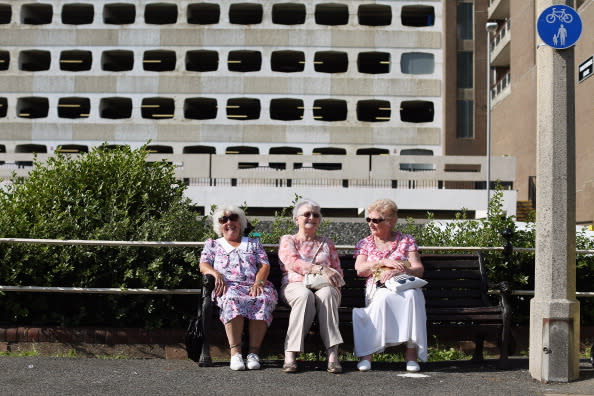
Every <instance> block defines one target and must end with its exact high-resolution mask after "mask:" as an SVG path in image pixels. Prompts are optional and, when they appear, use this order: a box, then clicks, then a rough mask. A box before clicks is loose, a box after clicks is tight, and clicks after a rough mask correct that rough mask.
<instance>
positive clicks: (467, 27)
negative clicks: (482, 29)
mask: <svg viewBox="0 0 594 396" xmlns="http://www.w3.org/2000/svg"><path fill="white" fill-rule="evenodd" d="M472 14H473V5H472V3H458V5H457V7H456V25H457V26H458V38H459V39H460V40H472V29H473V20H472V19H473V18H472V17H473V15H472Z"/></svg>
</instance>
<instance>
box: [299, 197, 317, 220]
mask: <svg viewBox="0 0 594 396" xmlns="http://www.w3.org/2000/svg"><path fill="white" fill-rule="evenodd" d="M303 206H309V207H310V208H312V209H313V210H315V211H316V212H318V213H319V214H320V220H322V208H321V207H320V204H319V203H317V202H316V201H313V200H311V199H302V200H301V201H299V202H297V203H296V204H295V207H294V208H293V219H295V220H296V219H297V217H298V216H299V211H300V210H301V207H303Z"/></svg>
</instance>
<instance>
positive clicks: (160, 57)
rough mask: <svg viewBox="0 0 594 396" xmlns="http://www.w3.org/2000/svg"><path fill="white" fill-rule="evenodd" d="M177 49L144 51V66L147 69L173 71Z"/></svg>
mask: <svg viewBox="0 0 594 396" xmlns="http://www.w3.org/2000/svg"><path fill="white" fill-rule="evenodd" d="M176 60H177V59H176V55H175V51H166V50H152V51H144V56H143V59H142V67H143V68H144V70H146V71H156V72H163V71H172V70H175V62H176Z"/></svg>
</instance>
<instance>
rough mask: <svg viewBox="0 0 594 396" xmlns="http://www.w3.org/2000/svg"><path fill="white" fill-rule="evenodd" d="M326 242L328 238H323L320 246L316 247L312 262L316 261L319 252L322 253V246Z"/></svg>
mask: <svg viewBox="0 0 594 396" xmlns="http://www.w3.org/2000/svg"><path fill="white" fill-rule="evenodd" d="M325 243H326V238H323V239H322V243H320V246H318V248H317V249H316V252H315V253H314V255H313V257H312V258H311V262H312V263H315V261H316V257H317V256H318V253H320V250H322V246H324V244H325Z"/></svg>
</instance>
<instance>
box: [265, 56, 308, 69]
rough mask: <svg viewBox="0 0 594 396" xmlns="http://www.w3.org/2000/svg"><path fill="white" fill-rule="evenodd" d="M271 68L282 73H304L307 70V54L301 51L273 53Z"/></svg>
mask: <svg viewBox="0 0 594 396" xmlns="http://www.w3.org/2000/svg"><path fill="white" fill-rule="evenodd" d="M270 68H271V69H272V71H277V72H282V73H295V72H302V71H303V70H304V68H305V54H304V53H303V52H301V51H273V52H272V55H271V56H270Z"/></svg>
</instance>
